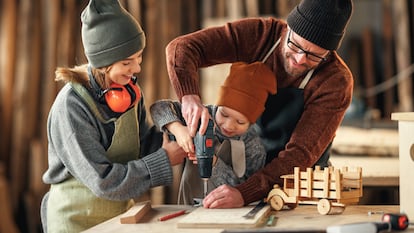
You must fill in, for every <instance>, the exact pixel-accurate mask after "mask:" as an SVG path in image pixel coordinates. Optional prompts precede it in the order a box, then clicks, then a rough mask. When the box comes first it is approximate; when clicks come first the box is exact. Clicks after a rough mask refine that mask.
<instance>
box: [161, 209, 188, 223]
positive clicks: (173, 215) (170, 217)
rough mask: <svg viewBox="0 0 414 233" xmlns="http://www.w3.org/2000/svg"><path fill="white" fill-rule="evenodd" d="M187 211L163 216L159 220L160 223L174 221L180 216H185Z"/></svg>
mask: <svg viewBox="0 0 414 233" xmlns="http://www.w3.org/2000/svg"><path fill="white" fill-rule="evenodd" d="M185 212H186V210H180V211H178V212H175V213H172V214H167V215H165V216H162V217H160V218H159V219H158V221H167V220H168V219H172V218H175V217H178V216H181V215H183V214H185Z"/></svg>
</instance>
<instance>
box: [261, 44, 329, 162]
mask: <svg viewBox="0 0 414 233" xmlns="http://www.w3.org/2000/svg"><path fill="white" fill-rule="evenodd" d="M279 43H280V39H279V40H278V41H277V42H276V43H275V45H274V46H273V47H272V48H271V50H270V51H269V52H268V53H267V55H266V56H265V58H264V59H263V60H262V62H265V61H266V60H267V58H268V57H269V56H270V54H271V53H272V52H273V51H274V49H275V48H276V47H277V46H278V45H279ZM313 72H314V70H313V69H312V70H310V71H309V72H308V73H307V74H306V76H305V78H304V79H303V80H302V82H301V84H300V85H299V87H298V88H279V89H278V90H277V94H275V95H269V97H268V98H267V101H266V104H265V108H266V111H264V112H263V114H262V115H261V116H260V117H259V119H258V120H257V122H256V123H257V125H258V126H259V128H260V130H259V131H260V137H261V139H262V142H263V144H264V146H265V148H266V153H267V156H266V164H267V163H269V162H270V161H271V160H272V159H274V158H276V157H277V155H278V154H279V152H280V151H282V150H284V149H285V146H286V144H287V143H288V141H289V140H290V137H291V135H292V132H293V130H294V129H295V127H296V124H297V122H298V121H299V119H300V117H301V116H302V113H303V110H304V94H303V90H304V88H305V86H306V85H307V84H308V82H309V80H310V79H311V77H312V74H313ZM331 144H332V143H330V144H329V146H328V148H327V149H326V150H325V152H324V153H323V154H322V156H321V158H320V159H319V160H318V161H317V162H316V164H317V165H320V166H322V167H326V166H328V160H329V152H330V147H331Z"/></svg>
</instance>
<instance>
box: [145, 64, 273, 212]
mask: <svg viewBox="0 0 414 233" xmlns="http://www.w3.org/2000/svg"><path fill="white" fill-rule="evenodd" d="M269 93H270V94H276V77H275V76H274V74H273V72H272V71H271V70H270V69H269V68H268V67H267V66H266V65H265V64H263V63H261V62H255V63H251V64H247V63H243V62H237V63H234V64H232V66H231V68H230V73H229V76H228V77H227V79H226V80H225V82H224V84H223V85H222V86H221V89H220V94H219V98H218V101H217V104H216V105H208V106H206V107H207V109H208V111H209V112H210V114H211V116H212V118H213V120H214V123H215V136H216V140H215V151H216V155H215V156H214V160H213V164H214V165H213V171H212V176H211V178H210V179H209V183H208V184H209V185H208V189H209V190H212V189H214V188H216V187H218V186H220V185H222V184H229V185H232V186H234V185H237V184H240V183H242V182H244V181H245V180H246V178H248V177H249V176H250V175H252V174H253V173H254V172H255V171H257V170H258V169H260V168H262V167H263V166H264V164H265V159H266V151H265V148H264V146H263V145H262V143H261V141H260V138H259V136H258V134H257V132H256V131H255V127H252V126H253V125H254V123H255V122H256V120H257V118H258V117H259V116H260V115H261V114H262V112H263V111H264V109H265V103H266V99H267V97H268V94H269ZM150 111H151V116H152V119H153V121H154V124H155V125H157V126H158V127H159V128H160V129H161V130H164V131H167V132H169V133H171V134H173V135H174V136H175V138H176V140H177V143H178V144H179V145H180V146H181V147H182V148H183V149H184V150H185V151H186V152H187V153H190V154H193V153H194V145H193V140H192V138H191V136H190V134H189V131H188V128H187V126H185V124H184V122H185V121H184V119H183V116H182V114H181V105H180V103H179V102H174V101H169V100H161V101H157V102H155V103H154V104H153V105H152V106H151V107H150ZM190 160H195V158H194V156H190V159H187V160H186V163H185V167H184V171H183V175H182V179H181V183H180V188H179V195H178V203H179V204H190V205H192V204H194V202H195V200H196V199H198V198H202V197H203V185H202V180H201V178H200V177H199V174H198V170H197V167H196V166H197V165H195V164H193V163H191V161H190Z"/></svg>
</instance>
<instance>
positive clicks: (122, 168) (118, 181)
mask: <svg viewBox="0 0 414 233" xmlns="http://www.w3.org/2000/svg"><path fill="white" fill-rule="evenodd" d="M47 130H48V140H49V148H48V160H49V168H48V170H47V171H46V173H45V174H44V175H43V180H44V182H45V183H49V184H53V183H59V182H62V181H64V180H65V179H67V178H68V177H69V176H74V177H75V178H76V179H78V180H79V181H80V182H82V183H83V184H84V185H86V186H87V187H88V188H89V189H90V190H91V191H92V192H93V193H94V194H95V195H97V196H99V197H101V198H105V199H110V200H127V199H130V198H134V197H137V196H140V195H141V194H143V193H144V192H146V191H148V189H149V188H150V187H155V186H159V185H169V184H171V183H172V169H171V166H170V162H169V159H168V156H167V155H166V152H165V151H164V149H162V148H159V149H158V150H156V151H155V152H153V153H151V154H149V155H147V156H145V157H144V158H142V159H138V160H131V161H129V162H127V163H126V164H120V163H112V162H111V161H109V160H108V158H107V157H106V156H105V148H104V146H103V145H102V138H103V137H102V135H105V133H106V132H105V130H104V129H103V127H102V125H101V123H100V122H99V121H98V120H96V118H95V117H94V115H93V113H91V112H90V111H89V108H88V106H87V105H86V104H84V103H83V102H82V101H80V100H79V97H77V96H76V95H75V94H74V93H73V92H71V91H70V89H69V88H67V86H66V87H65V88H64V89H62V91H61V92H60V93H59V95H58V97H57V98H56V100H55V103H54V104H53V106H52V108H51V111H50V114H49V118H48V129H47ZM147 143H149V142H147Z"/></svg>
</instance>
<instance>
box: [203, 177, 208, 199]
mask: <svg viewBox="0 0 414 233" xmlns="http://www.w3.org/2000/svg"><path fill="white" fill-rule="evenodd" d="M203 184H204V198H206V196H207V192H208V178H203Z"/></svg>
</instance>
